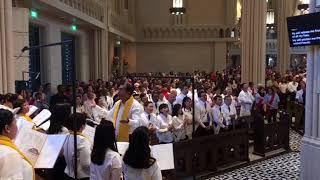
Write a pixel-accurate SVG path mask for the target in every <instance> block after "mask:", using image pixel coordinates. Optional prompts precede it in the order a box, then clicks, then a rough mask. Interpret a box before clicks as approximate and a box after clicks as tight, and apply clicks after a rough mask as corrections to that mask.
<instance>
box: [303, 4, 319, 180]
mask: <svg viewBox="0 0 320 180" xmlns="http://www.w3.org/2000/svg"><path fill="white" fill-rule="evenodd" d="M315 5H316V0H310V12H316V8H315ZM310 49H311V50H310V52H309V53H308V60H307V96H306V107H305V109H306V110H305V114H306V117H305V134H304V137H303V138H302V149H301V166H300V167H301V179H302V180H318V179H319V177H320V171H319V167H320V122H319V119H320V113H319V111H320V105H319V104H320V94H319V92H320V91H319V90H320V69H319V68H320V47H319V46H312V47H311V48H310Z"/></svg>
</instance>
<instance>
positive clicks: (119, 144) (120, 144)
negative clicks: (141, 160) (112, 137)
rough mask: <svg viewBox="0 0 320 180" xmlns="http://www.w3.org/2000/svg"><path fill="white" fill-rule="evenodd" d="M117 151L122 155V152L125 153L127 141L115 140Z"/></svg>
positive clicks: (127, 145)
mask: <svg viewBox="0 0 320 180" xmlns="http://www.w3.org/2000/svg"><path fill="white" fill-rule="evenodd" d="M117 147H118V152H119V154H120V155H121V156H122V157H123V155H124V153H126V151H127V149H128V147H129V143H128V142H117Z"/></svg>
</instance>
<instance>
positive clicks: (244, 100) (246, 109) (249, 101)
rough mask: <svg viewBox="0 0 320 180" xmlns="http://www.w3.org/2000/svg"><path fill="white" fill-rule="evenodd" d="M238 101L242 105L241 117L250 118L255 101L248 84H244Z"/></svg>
mask: <svg viewBox="0 0 320 180" xmlns="http://www.w3.org/2000/svg"><path fill="white" fill-rule="evenodd" d="M238 100H239V103H240V105H241V108H240V116H241V117H242V116H250V115H251V109H252V105H253V102H254V100H255V99H254V97H253V96H252V94H251V93H250V92H249V91H248V84H246V83H243V84H242V91H241V92H240V93H239V97H238Z"/></svg>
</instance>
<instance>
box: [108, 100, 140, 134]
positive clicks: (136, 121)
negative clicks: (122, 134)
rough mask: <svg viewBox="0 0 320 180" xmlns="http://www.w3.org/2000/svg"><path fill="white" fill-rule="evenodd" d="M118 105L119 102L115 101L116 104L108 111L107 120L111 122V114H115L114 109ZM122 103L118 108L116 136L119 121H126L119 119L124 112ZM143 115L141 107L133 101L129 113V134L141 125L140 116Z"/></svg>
mask: <svg viewBox="0 0 320 180" xmlns="http://www.w3.org/2000/svg"><path fill="white" fill-rule="evenodd" d="M119 103H121V101H120V100H119V101H117V102H116V104H115V105H114V106H113V108H112V109H111V110H110V113H109V118H108V120H110V121H113V114H114V113H115V109H116V107H117V106H118V105H119ZM124 106H125V104H124V103H121V105H120V108H119V112H118V117H117V120H116V135H117V136H118V134H119V127H120V126H119V125H120V121H121V120H126V119H121V118H122V113H123V110H124ZM142 113H143V108H142V106H141V104H140V103H139V102H138V101H137V100H135V99H134V100H133V103H132V106H131V109H130V111H129V116H128V118H129V126H130V129H129V134H131V133H132V132H133V131H134V130H135V129H136V128H137V127H139V126H141V124H143V123H142V122H141V121H142V120H141V114H142Z"/></svg>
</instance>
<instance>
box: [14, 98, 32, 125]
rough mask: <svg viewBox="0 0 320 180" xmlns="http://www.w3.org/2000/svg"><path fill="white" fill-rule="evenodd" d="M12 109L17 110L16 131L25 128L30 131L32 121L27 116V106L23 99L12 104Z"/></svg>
mask: <svg viewBox="0 0 320 180" xmlns="http://www.w3.org/2000/svg"><path fill="white" fill-rule="evenodd" d="M13 108H15V109H17V112H16V113H17V117H16V119H17V126H18V130H20V129H21V128H23V127H27V128H30V129H32V127H33V125H34V124H33V122H32V119H31V118H30V117H29V116H28V115H27V113H28V112H29V104H28V102H26V101H25V100H24V99H17V100H16V101H15V102H14V103H13Z"/></svg>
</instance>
